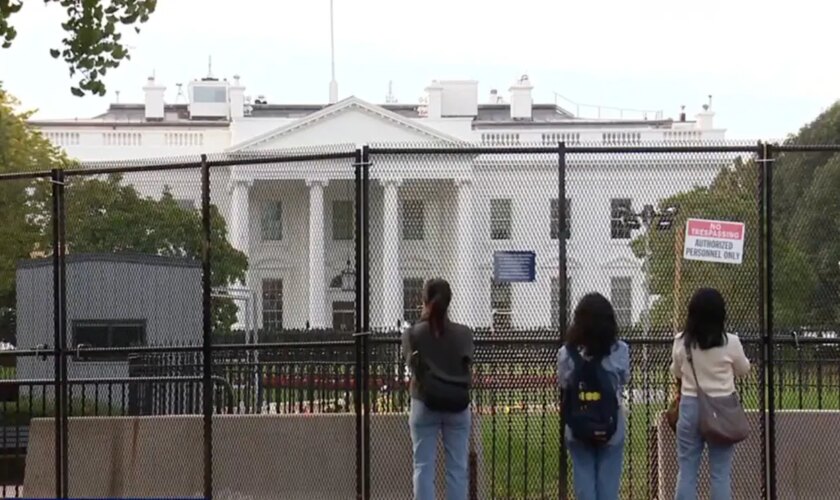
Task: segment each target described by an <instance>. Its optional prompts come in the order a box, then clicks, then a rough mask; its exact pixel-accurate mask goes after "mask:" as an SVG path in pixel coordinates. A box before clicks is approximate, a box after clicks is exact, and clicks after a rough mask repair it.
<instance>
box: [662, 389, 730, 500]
mask: <svg viewBox="0 0 840 500" xmlns="http://www.w3.org/2000/svg"><path fill="white" fill-rule="evenodd" d="M699 421H700V406H699V403H698V400H697V398H696V397H693V396H685V395H684V396H682V397H681V398H680V418H679V420H678V421H677V458H678V460H679V464H680V472H679V474H678V475H677V493H676V496H675V499H676V500H695V499H696V498H697V475H698V472H699V470H700V459H701V458H702V456H703V448H704V446H706V445H707V444H708V446H709V475H710V476H711V481H710V483H711V484H710V485H709V489H710V499H711V500H729V499H731V498H732V489H731V485H730V478H731V476H732V455H733V453H734V451H735V446H734V445H730V446H718V445H713V444H711V443H706V441H705V440H704V439H703V436H701V435H700V422H699Z"/></svg>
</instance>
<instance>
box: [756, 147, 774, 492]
mask: <svg viewBox="0 0 840 500" xmlns="http://www.w3.org/2000/svg"><path fill="white" fill-rule="evenodd" d="M761 149H762V151H761V157H760V160H761V178H762V184H763V186H764V200H763V203H764V211H763V212H764V219H765V225H764V230H765V234H764V259H765V261H764V268H763V269H762V273H763V276H762V278H763V282H764V302H765V310H764V316H763V320H764V325H763V327H764V328H763V330H764V337H765V340H764V344H765V346H766V347H765V348H766V356H765V360H766V363H765V370H764V376H765V377H766V380H767V382H766V384H767V441H766V445H767V468H766V474H767V496H768V498H769V499H770V500H776V397H775V386H776V382H775V378H776V371H775V367H774V363H775V361H774V358H775V355H774V354H775V353H774V350H775V345H774V342H773V339H774V334H773V329H774V328H775V327H774V322H773V314H774V311H773V146H772V145H770V144H766V143H765V144H763V145H762V147H761Z"/></svg>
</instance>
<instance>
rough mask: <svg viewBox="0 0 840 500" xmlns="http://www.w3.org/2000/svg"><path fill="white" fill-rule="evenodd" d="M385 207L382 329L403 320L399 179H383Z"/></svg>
mask: <svg viewBox="0 0 840 500" xmlns="http://www.w3.org/2000/svg"><path fill="white" fill-rule="evenodd" d="M382 184H383V186H384V187H385V200H384V201H385V203H384V210H383V214H382V223H383V224H384V231H383V232H382V242H383V245H382V246H383V249H382V250H383V251H382V272H383V280H382V282H383V285H384V286H383V287H382V322H383V326H385V327H396V325H397V320H399V319H403V317H402V316H403V314H402V311H401V305H402V293H401V292H402V286H401V283H400V231H399V224H400V217H399V187H400V185H401V184H402V181H401V180H399V179H383V180H382Z"/></svg>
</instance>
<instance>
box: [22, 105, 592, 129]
mask: <svg viewBox="0 0 840 500" xmlns="http://www.w3.org/2000/svg"><path fill="white" fill-rule="evenodd" d="M330 106H332V104H252V105H251V112H250V115H248V116H249V117H251V118H287V119H302V118H306V117H308V116H310V115H313V114H315V113H318V112H319V111H322V110H324V109H326V108H328V107H330ZM375 106H377V107H380V108H383V109H385V110H387V111H389V112H391V113H394V114H397V115H400V116H402V117H404V118H422V117H423V115H422V114H421V108H422V106H423V105H422V104H375ZM532 109H533V119H532V120H530V121H529V122H528V123H537V124H538V123H557V122H570V121H571V122H578V121H579V119H578V118H575V117H574V115H572V114H571V113H569V112H568V111H566V110H565V109H563V108H561V107H559V106H556V105H554V104H534V105H533V108H532ZM474 121H475V122H478V123H498V124H506V125H511V124H521V123H525V122H523V121H520V120H511V118H510V104H479V105H478V115H477V116H476V117H475V118H474ZM30 123H32V124H33V125H37V126H44V125H53V126H55V125H71V126H84V125H95V126H101V125H103V124H116V125H118V124H131V125H132V126H149V127H161V126H172V125H201V126H211V127H212V126H220V127H224V126H227V125H228V124H229V121H228V120H227V119H217V120H212V119H190V113H189V107H188V105H187V104H167V105H165V106H164V119H163V120H162V121H147V120H146V118H145V105H144V104H142V103H141V104H111V105H110V106H109V107H108V110H107V111H106V112H104V113H102V114H100V115H97V116H94V117H93V118H80V119H73V120H68V119H60V120H31V121H30Z"/></svg>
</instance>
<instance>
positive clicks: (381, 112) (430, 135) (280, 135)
mask: <svg viewBox="0 0 840 500" xmlns="http://www.w3.org/2000/svg"><path fill="white" fill-rule="evenodd" d="M375 142H387V143H425V144H430V143H431V144H435V143H436V144H440V145H447V144H456V143H461V142H463V141H461V140H460V139H458V138H456V137H454V136H450V135H448V134H445V133H443V132H440V131H438V130H436V129H434V128H431V127H428V126H426V125H423V124H422V123H419V122H416V121H413V120H411V119H409V118H406V117H404V116H401V115H399V114H397V113H394V112H392V111H389V110H387V109H385V108H383V107H381V106H377V105H375V104H370V103H368V102H365V101H363V100H361V99H358V98H356V97H350V98H348V99H345V100H343V101H340V102H337V103H335V104H333V105H332V106H328V107H326V108H324V109H322V110H320V111H318V112H315V113H312V114H311V115H309V116H306V117H304V118H302V119H300V120H298V121H296V122H293V123H290V124H287V125H284V126H282V127H279V128H277V129H275V130H271V131H269V132H267V133H265V134H262V135H259V136H257V137H254V138H252V139H249V140H247V141H245V142H242V143H240V144H237V145H235V146H233V147H232V148H230V149H229V150H228V151H230V152H237V151H243V152H244V151H260V150H273V149H290V148H301V147H311V146H326V145H333V144H370V143H375Z"/></svg>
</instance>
